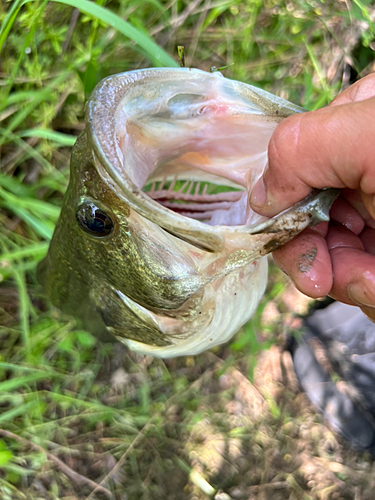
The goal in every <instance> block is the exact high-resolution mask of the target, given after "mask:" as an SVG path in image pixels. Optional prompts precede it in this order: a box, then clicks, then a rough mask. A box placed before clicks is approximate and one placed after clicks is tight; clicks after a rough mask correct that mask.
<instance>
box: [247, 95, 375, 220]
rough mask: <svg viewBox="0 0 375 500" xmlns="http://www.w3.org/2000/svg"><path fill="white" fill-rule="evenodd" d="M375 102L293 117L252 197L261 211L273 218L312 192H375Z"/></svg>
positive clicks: (281, 130)
mask: <svg viewBox="0 0 375 500" xmlns="http://www.w3.org/2000/svg"><path fill="white" fill-rule="evenodd" d="M374 114H375V97H373V98H371V99H368V100H366V101H361V102H355V103H349V104H343V105H340V106H331V107H328V108H325V109H320V110H318V111H313V112H310V113H302V114H299V115H293V116H290V117H289V118H287V119H285V120H284V121H283V122H281V123H280V124H279V125H278V127H277V128H276V130H275V132H274V134H273V135H272V137H271V140H270V143H269V148H268V158H269V163H268V167H267V168H266V170H265V172H264V175H263V177H262V178H261V179H259V181H258V182H257V184H256V185H255V186H254V189H253V191H252V193H251V198H250V203H251V206H252V208H253V210H255V211H256V212H259V213H261V214H263V215H267V216H269V217H270V216H273V215H275V214H276V213H279V212H280V211H282V210H285V209H286V208H288V207H290V206H292V205H294V204H295V203H296V202H298V201H299V200H301V199H302V198H304V197H305V196H306V195H307V194H308V193H309V192H310V190H311V188H312V187H313V188H318V189H322V188H325V187H336V188H343V187H348V188H351V189H359V188H360V189H361V190H362V191H363V192H365V193H374V192H375V171H374V168H373V137H374V134H375V120H373V116H374Z"/></svg>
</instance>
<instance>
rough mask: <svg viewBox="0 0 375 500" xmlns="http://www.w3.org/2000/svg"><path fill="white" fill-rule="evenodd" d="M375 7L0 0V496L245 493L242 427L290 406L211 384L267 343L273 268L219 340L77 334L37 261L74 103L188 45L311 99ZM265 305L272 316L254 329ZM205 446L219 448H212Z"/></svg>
mask: <svg viewBox="0 0 375 500" xmlns="http://www.w3.org/2000/svg"><path fill="white" fill-rule="evenodd" d="M72 6H74V7H77V8H78V9H79V11H77V10H74V9H73V7H72ZM348 8H349V10H348ZM373 20H374V10H373V7H372V6H371V4H370V3H369V2H368V1H363V2H360V1H359V0H355V1H354V2H353V3H345V2H339V1H333V2H321V1H313V0H311V1H303V0H294V1H291V2H286V3H284V2H276V1H274V0H266V1H265V2H262V1H259V0H242V1H239V0H228V1H225V0H224V1H211V2H204V1H202V2H198V1H196V2H187V1H181V0H180V1H171V2H167V1H164V0H160V1H159V0H148V1H139V0H127V1H125V0H112V1H107V2H106V1H105V0H98V1H97V2H90V1H88V0H75V1H73V0H60V1H56V2H53V1H37V0H32V1H30V0H29V1H28V0H26V1H25V0H21V1H17V0H16V1H14V2H9V3H4V2H3V3H2V4H1V6H0V22H1V29H0V49H1V70H0V148H1V155H0V281H1V286H0V342H1V344H0V346H1V347H0V498H1V499H4V500H8V499H18V498H19V499H28V500H29V499H30V500H33V499H40V498H43V499H44V498H45V499H60V498H61V499H66V500H67V499H73V498H79V499H81V498H94V497H95V498H106V497H108V498H109V497H110V496H109V495H112V496H111V498H115V499H125V498H127V499H128V500H131V499H135V498H137V499H148V498H149V499H152V500H155V499H159V498H160V499H164V498H170V499H174V498H175V499H178V500H181V499H190V498H191V499H193V498H198V499H205V498H210V496H212V491H215V492H216V491H218V490H220V488H221V489H224V490H225V491H231V489H232V490H233V489H235V488H236V487H237V489H238V488H239V489H240V490H241V488H242V489H243V491H247V489H246V488H248V487H249V486H250V485H254V484H258V483H259V482H262V481H263V482H265V481H270V480H271V479H272V477H271V478H270V477H268V476H267V474H266V472H264V470H268V469H267V467H268V465H267V464H268V462H267V460H266V459H265V458H264V457H265V455H264V453H265V450H267V449H268V448H267V447H269V446H271V445H270V444H264V443H263V444H262V445H260V444H257V443H258V441H256V440H255V441H256V442H255V441H254V443H255V444H254V445H251V446H253V447H252V448H251V449H250V448H249V446H250V445H249V444H248V442H249V438H248V436H249V435H250V436H254V435H257V436H264V435H265V434H267V431H266V432H265V431H264V430H263V431H262V432H261V430H262V426H266V425H268V426H269V427H268V430H269V434H270V436H273V438H272V439H276V438H277V439H281V441H280V443H281V444H280V446H281V447H285V450H289V448H288V446H292V444H288V443H289V442H288V441H287V440H286V438H285V439H284V437H282V438H280V436H279V434H278V432H279V431H278V429H279V424H280V419H281V415H284V417H285V418H287V419H289V420H291V419H292V418H294V417H293V412H292V410H288V411H290V413H288V412H287V413H286V416H285V413H281V412H282V411H284V410H283V407H282V405H281V407H280V405H278V404H277V403H276V402H275V401H274V400H273V399H272V398H268V401H269V414H267V415H266V416H265V420H264V422H259V421H258V422H257V423H256V424H255V423H253V422H252V421H251V420H246V419H245V420H243V419H242V420H241V418H242V417H241V418H239V417H238V418H237V417H235V415H234V414H230V415H231V416H229V413H228V412H229V410H228V407H229V406H228V405H229V403H230V402H231V401H233V398H234V389H233V388H228V389H223V388H222V386H221V385H220V383H221V382H220V380H222V377H223V376H225V374H226V373H228V370H229V369H232V368H234V367H237V368H240V370H241V371H242V373H245V374H246V375H247V376H249V377H250V378H251V379H252V380H253V378H254V373H255V371H256V364H257V359H258V356H259V354H260V353H261V352H262V351H264V349H266V348H268V347H269V346H270V345H272V344H277V343H278V342H279V341H280V338H281V337H282V331H283V323H284V322H285V319H286V317H287V316H288V314H289V313H288V312H287V311H286V310H285V307H284V306H283V305H282V294H283V285H284V283H285V279H284V278H283V276H282V274H281V273H280V272H279V271H277V270H276V269H274V270H273V271H272V273H271V277H270V284H269V288H268V291H267V294H266V297H265V299H264V301H263V302H262V304H261V306H260V309H259V311H258V313H257V314H256V316H255V317H254V318H253V319H252V320H251V321H250V322H249V324H248V325H246V326H245V327H244V328H243V330H242V331H241V332H240V333H239V334H238V335H237V336H236V337H235V339H234V340H233V342H232V343H231V344H230V345H228V346H223V347H219V348H216V350H215V351H214V353H206V354H203V355H201V356H198V357H196V358H195V359H193V358H186V359H185V358H182V359H179V360H171V361H168V362H163V361H161V360H156V359H155V360H151V359H148V358H143V357H142V356H137V355H135V354H132V353H130V354H128V353H127V352H126V350H125V348H121V349H119V348H118V347H116V348H114V347H113V346H111V345H103V344H100V343H98V342H97V341H96V340H95V339H94V338H93V337H92V336H91V335H90V334H89V333H87V332H84V331H81V330H79V329H78V327H77V325H76V323H75V320H74V319H72V318H67V317H64V316H62V315H60V313H59V312H58V311H56V310H54V309H53V308H51V307H50V305H49V304H48V303H47V301H46V300H45V299H44V297H43V293H42V290H41V289H40V287H39V285H38V283H37V281H36V276H35V268H36V265H37V263H38V262H39V261H40V260H41V258H42V257H43V256H44V255H45V253H46V250H47V248H48V242H49V240H50V238H51V235H52V233H53V228H54V225H55V223H56V221H57V218H58V216H59V210H60V206H61V203H62V198H63V194H64V192H65V190H66V187H67V182H68V173H69V155H70V149H71V147H72V145H73V144H74V141H75V138H76V137H77V136H78V135H79V133H80V132H81V131H82V129H83V121H84V105H85V102H86V100H87V98H88V96H89V95H90V93H91V91H92V90H93V88H94V86H95V85H96V84H97V83H98V82H99V81H100V80H101V79H102V78H104V77H106V76H108V75H110V74H114V73H116V72H120V71H127V70H131V69H137V68H143V67H149V66H155V65H157V66H163V65H164V66H178V65H179V60H178V53H177V46H184V48H185V49H184V52H185V59H186V63H187V65H191V66H194V67H198V68H201V69H204V70H209V69H210V68H211V67H212V66H215V67H224V66H228V68H227V69H225V70H224V71H223V73H224V74H225V76H227V77H230V78H235V79H238V80H242V81H245V82H248V83H251V84H254V85H257V86H260V87H262V88H264V89H265V90H268V91H271V92H274V93H276V94H278V95H280V96H281V97H284V98H286V99H289V100H291V101H294V102H295V103H297V104H301V105H303V106H305V107H306V108H307V109H316V108H318V107H321V106H324V105H326V104H328V103H329V102H330V100H331V99H332V98H333V97H334V96H335V95H336V94H337V93H338V92H339V91H340V90H342V88H343V87H345V86H346V85H347V84H348V83H349V79H348V75H350V71H349V70H350V68H349V66H348V65H347V63H346V61H347V60H348V58H350V60H351V61H352V70H351V74H352V75H353V74H354V73H356V74H358V75H360V76H363V75H365V74H366V73H368V72H369V71H371V70H373V69H374V67H373V60H374V57H373V54H374V53H373V50H372V48H371V47H373V43H374V42H373V40H374V35H375V24H374V21H373ZM270 301H274V303H275V304H276V306H277V307H279V311H280V313H279V315H278V316H277V318H276V322H275V323H274V324H271V325H268V326H264V325H263V323H262V320H261V318H262V312H263V310H264V309H265V307H266V305H267V304H268V303H269V302H270ZM286 406H287V405H286ZM233 415H234V416H233ZM236 418H237V420H236ZM276 424H277V425H276ZM201 428H202V429H206V430H205V431H202V432H201V431H199V429H201ZM236 429H241V432H236V431H235V430H236ZM200 432H201V433H200ZM231 433H232V434H233V436H235V437H233V436H232V434H231ZM207 436H211V438H212V439H213V440H214V439H217V438H218V436H220V439H221V441H220V440H219V441H220V443H222V442H224V441H225V443H226V446H228V447H229V448H228V449H226V448H225V447H224V448H225V450H226V451H223V453H224V455H225V457H226V462H223V463H222V464H221V466H220V467H222V469H220V467H219V466H217V467H216V469H215V468H214V467H213V466H212V469H211V468H210V466H209V462H210V460H207V463H206V465H204V464H205V462H204V461H203V458H202V457H203V456H204V453H205V452H206V451H207V449H209V450H211V448H209V444H207V443H208V441H207V439H206V438H207ZM238 436H239V437H238ZM241 436H244V437H241ZM246 436H247V437H246ZM17 438H18V439H17ZM245 438H246V439H245ZM262 439H263V438H262ZM270 439H271V437H270ZM223 440H224V441H223ZM219 441H218V443H217V446H216V448H215V449H216V450H217V449H218V448H220V446H221V445H220V446H219V444H220V443H219ZM259 442H260V441H259ZM202 443H206V445H205V446H206V448H207V449H203V448H202V447H203V444H202ZM235 443H237V444H236V446H237V445H238V446H240V448H241V450H242V451H241V453H243V456H244V457H246V460H247V461H248V467H247V469H250V470H252V471H253V472H252V474H250V475H246V474H245V473H244V471H246V460H245V459H244V460H245V462H244V464H245V465H238V467H237V469H236V468H235V466H234V465H233V464H236V458H235V457H236V455H235V454H234V455H233V456H232V455H231V453H232V451H228V450H231V449H232V448H230V447H231V446H235ZM238 443H241V445H240V444H238ZM224 448H223V450H224ZM283 449H284V448H283ZM290 449H292V448H290ZM197 450H200V451H197ZM210 453H212V461H215V460H216V459H217V451H213V450H211V452H210ZM233 453H234V452H233ZM288 453H289V452H288ZM52 455H53V456H54V457H55V458H57V459H58V461H60V462H61V463H62V464H63V465H64V464H65V465H66V466H67V467H68V468H69V470H70V471H75V472H77V473H78V474H79V475H80V476H77V477H74V475H72V474H71V473H70V472H69V471H67V470H66V469H64V468H63V467H62V466H61V463H60V464H59V463H58V461H57V462H56V461H54V459H53V457H52V458H51V456H52ZM197 456H198V458H199V457H201V458H202V461H201V462H200V461H199V459H198V458H197ZM215 457H216V458H215ZM231 457H232V458H231ZM254 457H255V458H254ZM116 463H117V464H118V465H117V468H115V464H116ZM241 463H242V462H241ZM211 465H212V464H211ZM232 466H233V467H234V468H233V467H232ZM258 469H262V470H263V472H262V474H263V475H262V474H261V473H260V472H259V470H258ZM215 471H216V472H215ZM220 471H222V474H220ZM236 471H237V472H236ZM258 473H259V475H257V474H258ZM69 474H70V475H69ZM107 474H109V476H108V477H107V478H106V475H107ZM266 476H267V477H266ZM244 477H247V479H246V480H244V479H243V478H244ZM274 477H276V473H275V476H274ZM285 478H286V476H285ZM285 478H284V479H285ZM103 479H104V480H105V481H104V483H103V487H105V488H106V489H107V491H108V493H105V492H104V493H103V490H102V491H101V492H98V493H95V494H92V495H91V493H92V491H93V485H92V483H90V481H95V482H96V483H97V484H99V483H100V482H101V481H102V480H103ZM284 479H280V480H284ZM244 481H245V482H244ZM246 481H247V483H246ZM257 481H258V483H257ZM285 481H286V482H287V478H286V479H285ZM293 481H294V479H293ZM293 481H292V480H290V482H291V483H292V482H293ZM288 484H289V483H288ZM293 484H294V483H293ZM301 484H302V483H301ZM301 487H302V488H304V491H305V492H306V495H308V493H307V491H308V488H307V486H306V487H305V485H303V484H302V486H301V485H299V486H298V488H301ZM298 488H297V489H296V491H299V490H298ZM125 494H126V495H125ZM90 495H91V496H90ZM246 498H247V497H246ZM288 498H289V497H288ZM290 498H292V497H290ZM293 498H299V497H298V495H297V494H295V496H294V497H293ZM301 498H302V497H301ZM306 498H312V497H310V496H306Z"/></svg>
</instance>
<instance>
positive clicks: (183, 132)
mask: <svg viewBox="0 0 375 500" xmlns="http://www.w3.org/2000/svg"><path fill="white" fill-rule="evenodd" d="M206 80H207V81H206ZM231 84H232V82H231V81H230V80H226V79H224V78H218V77H216V78H212V77H211V78H207V79H203V82H200V81H198V82H196V81H192V82H190V81H188V82H184V81H180V82H177V83H176V82H167V83H166V84H165V85H162V86H161V88H160V85H159V88H158V91H155V89H153V88H152V86H151V85H152V84H151V83H148V84H146V85H143V87H141V88H138V90H137V91H136V92H135V91H133V92H130V93H129V95H127V96H126V98H125V99H124V100H123V102H122V104H121V106H120V107H119V109H118V111H117V116H116V140H117V152H118V155H119V157H120V159H121V161H122V164H123V167H124V170H125V171H126V173H127V175H128V176H129V177H130V179H131V181H132V182H133V183H134V184H135V185H136V186H137V187H138V188H140V189H142V190H143V191H144V192H145V194H146V195H147V196H149V197H150V198H152V199H153V200H154V201H156V202H157V203H159V204H160V205H163V206H164V207H166V208H167V209H168V210H173V211H174V212H176V213H178V214H180V215H181V216H185V217H189V218H193V219H196V220H199V221H201V222H205V223H207V224H210V225H227V226H237V225H245V224H246V225H247V224H253V223H255V222H256V221H257V218H258V217H259V216H258V215H257V214H255V213H254V212H253V211H252V210H251V209H250V206H249V201H248V200H249V193H250V190H251V187H252V186H253V185H254V183H255V182H256V180H257V179H258V178H259V177H260V175H261V174H262V172H263V170H264V167H265V165H266V163H267V149H268V142H269V139H270V137H271V135H272V133H273V131H274V129H275V127H276V125H277V121H276V120H275V119H272V117H270V116H266V115H265V113H264V111H263V110H262V109H261V108H260V106H259V105H257V104H255V103H254V102H252V101H250V100H249V99H245V98H244V97H243V95H241V93H240V92H239V91H235V90H234V88H233V86H232V87H231ZM147 85H148V86H149V87H147ZM150 86H151V87H150Z"/></svg>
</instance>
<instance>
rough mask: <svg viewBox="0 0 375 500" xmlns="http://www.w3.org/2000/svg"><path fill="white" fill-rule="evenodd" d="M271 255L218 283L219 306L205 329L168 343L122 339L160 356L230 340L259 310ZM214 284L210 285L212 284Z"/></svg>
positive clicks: (182, 353)
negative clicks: (268, 260) (156, 343)
mask: <svg viewBox="0 0 375 500" xmlns="http://www.w3.org/2000/svg"><path fill="white" fill-rule="evenodd" d="M267 274H268V264H267V258H262V259H260V260H259V261H257V262H256V263H255V264H254V263H251V264H249V265H247V266H245V267H243V268H241V269H238V270H236V271H234V272H232V273H230V274H228V275H227V276H225V277H223V278H220V284H219V286H217V285H216V286H215V291H214V295H215V306H214V313H213V316H212V319H211V321H210V323H209V324H208V325H207V326H205V327H204V328H202V329H197V330H194V328H192V331H191V332H189V334H185V335H184V338H178V337H177V336H175V337H171V338H169V340H170V342H171V343H170V344H169V345H167V346H161V347H159V346H152V345H147V344H144V343H142V342H137V341H134V340H129V339H125V338H123V339H121V341H122V342H123V343H125V344H126V345H127V346H128V347H129V348H130V349H131V350H132V351H135V352H138V353H139V354H145V355H150V356H156V357H160V358H174V357H177V356H193V355H196V354H199V353H201V352H203V351H205V350H207V349H211V348H212V347H215V346H217V345H220V344H223V343H225V342H227V341H228V340H229V339H230V338H231V337H232V336H233V335H234V334H235V333H236V332H237V331H238V330H239V329H240V328H241V326H242V325H243V324H244V323H246V322H247V321H248V320H249V319H250V318H251V316H252V315H253V314H254V313H255V311H256V308H257V306H258V304H259V302H260V300H261V298H262V296H263V294H264V291H265V288H266V284H267ZM209 286H210V285H209Z"/></svg>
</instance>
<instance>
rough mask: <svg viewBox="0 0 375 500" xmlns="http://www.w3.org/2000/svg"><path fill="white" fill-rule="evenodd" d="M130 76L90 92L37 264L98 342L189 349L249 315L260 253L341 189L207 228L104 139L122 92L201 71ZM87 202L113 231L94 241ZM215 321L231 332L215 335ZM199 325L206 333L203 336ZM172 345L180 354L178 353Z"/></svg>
mask: <svg viewBox="0 0 375 500" xmlns="http://www.w3.org/2000/svg"><path fill="white" fill-rule="evenodd" d="M163 71H164V72H165V73H163ZM136 73H137V75H136V76H134V74H133V73H129V74H124V75H116V76H114V77H110V78H109V79H107V80H105V81H104V82H102V83H101V84H99V86H98V88H97V90H96V91H94V94H93V97H92V99H91V100H90V102H89V106H88V116H87V119H86V123H87V128H86V130H85V131H84V132H83V134H82V135H81V136H80V137H79V138H78V140H77V142H76V144H75V146H74V148H73V151H72V160H71V173H70V183H69V187H68V190H67V193H66V196H65V199H64V203H63V207H62V211H61V216H60V218H59V221H58V223H57V226H56V229H55V232H54V235H53V238H52V241H51V245H50V248H49V251H48V254H47V256H46V258H45V259H44V260H43V261H42V262H41V263H40V264H39V266H38V279H39V281H40V283H41V284H42V285H43V287H44V290H45V292H46V295H47V296H48V297H49V298H50V300H51V302H52V303H53V304H54V305H55V306H56V307H57V308H59V309H60V310H62V311H64V312H66V313H68V314H71V315H73V316H75V317H77V318H80V319H81V321H82V324H83V327H84V328H85V329H87V330H89V331H90V332H92V333H93V334H94V335H96V336H98V337H99V338H100V339H101V340H109V341H114V340H121V341H124V342H125V343H128V339H130V341H135V342H130V347H131V348H134V349H136V350H139V351H140V352H147V353H151V354H153V355H160V356H163V357H164V356H165V357H168V356H176V355H182V354H190V353H194V354H195V353H197V352H200V351H201V350H203V349H205V348H208V347H210V346H212V345H216V344H217V343H221V342H224V341H226V340H227V339H228V338H230V336H231V335H232V334H233V333H235V331H236V330H237V329H238V328H239V327H240V326H241V324H243V322H244V321H245V320H246V319H247V318H248V317H249V314H250V315H251V314H252V313H253V312H254V311H255V308H256V305H257V303H258V301H259V300H260V297H261V295H262V294H263V291H264V287H265V284H266V275H267V270H266V264H265V263H264V261H262V260H259V259H260V258H261V257H262V256H264V255H266V254H268V253H269V252H271V251H273V250H275V249H277V248H278V247H279V246H280V245H282V244H284V243H286V242H287V241H289V240H290V239H291V238H293V237H294V236H295V235H296V234H298V233H299V232H300V231H301V230H303V229H304V228H305V227H307V226H308V225H311V224H316V223H318V222H319V221H321V220H328V212H329V207H330V205H331V203H332V202H333V200H334V199H335V197H336V196H337V191H333V190H327V191H325V192H321V193H320V194H318V195H316V193H315V194H312V195H311V196H310V197H308V198H307V199H306V200H303V201H302V202H300V203H299V204H297V205H296V206H294V207H292V209H290V210H289V211H286V212H285V213H283V214H281V215H280V216H278V217H276V218H275V219H271V220H268V221H265V222H262V223H261V224H255V225H254V226H246V225H245V226H209V225H206V224H203V223H202V222H199V221H196V220H194V219H187V218H186V217H181V216H179V215H178V214H176V213H174V212H172V211H170V210H167V209H166V208H165V207H162V206H161V205H158V204H157V203H155V202H154V201H153V200H150V198H148V197H147V195H146V194H145V193H143V192H142V190H141V189H140V188H138V187H137V186H135V185H134V184H132V183H131V180H130V178H129V177H127V174H126V172H125V173H124V174H122V173H121V172H120V167H121V166H120V165H118V166H116V165H115V163H116V162H115V160H116V157H115V156H116V155H115V149H113V147H112V145H111V144H109V142H110V141H112V140H113V139H112V138H113V137H114V134H113V130H112V129H110V128H108V127H109V126H111V127H113V126H114V124H113V123H112V122H113V118H112V117H113V116H115V110H116V109H117V106H119V103H120V101H121V95H123V94H121V92H122V93H124V92H126V91H127V88H128V87H131V86H132V85H138V84H139V80H142V79H145V80H147V78H150V80H151V82H153V80H154V79H157V80H158V81H159V82H160V84H162V82H163V80H164V75H166V76H168V77H170V76H171V75H172V76H173V78H176V80H177V81H179V80H181V82H183V81H184V80H185V79H186V77H187V76H189V78H191V77H194V78H197V80H200V79H201V78H202V75H205V78H207V74H204V73H202V72H200V71H198V70H194V71H191V72H187V71H182V70H181V69H177V70H170V69H169V70H168V69H166V70H162V69H161V70H144V71H140V72H136ZM175 75H176V76H175ZM210 78H211V76H210ZM124 82H125V83H124ZM129 82H130V83H129ZM141 83H142V81H141ZM234 85H238V86H239V89H240V92H241V93H246V92H250V94H251V95H250V96H249V99H251V100H253V101H255V100H258V101H260V102H261V104H262V107H263V108H264V109H265V110H266V113H265V114H266V116H267V117H269V118H270V119H272V120H274V121H279V119H280V115H283V116H288V115H290V114H292V113H293V109H292V108H291V107H292V106H293V105H291V104H290V103H286V105H285V106H286V107H285V106H284V104H283V103H284V102H286V101H282V100H280V99H278V98H275V97H273V96H270V94H267V93H264V92H263V91H260V90H257V89H255V90H248V89H247V87H246V86H245V87H244V84H236V83H235V84H234ZM243 87H244V88H243ZM103 89H104V90H105V92H104V91H103ZM119 93H120V94H119ZM107 95H110V96H112V97H113V102H111V101H110V100H109V101H108V99H107ZM274 101H275V102H274ZM108 102H109V104H108ZM111 106H112V107H111ZM298 109H299V108H297V107H296V108H295V110H294V111H295V112H298ZM274 115H275V116H274ZM106 116H109V117H110V119H109V120H107V122H105V120H106ZM103 122H105V123H104V125H105V126H103V127H102V128H100V127H101V124H103ZM111 123H112V124H111ZM108 124H109V125H108ZM103 144H105V145H106V151H107V153H108V154H110V155H111V157H110V158H109V156H108V154H106V155H105V154H104V153H103V150H102V149H101V148H102V145H103ZM111 148H112V149H111ZM116 161H117V160H116ZM85 202H93V203H95V205H96V206H97V207H98V208H99V209H100V210H102V212H104V213H105V214H107V216H108V217H109V218H110V220H111V221H112V223H113V230H112V231H111V232H110V233H109V234H108V235H106V236H102V237H97V236H93V235H92V234H88V233H87V232H86V231H84V230H83V229H82V227H81V225H80V224H79V221H78V220H77V211H78V209H79V207H80V206H81V205H82V204H83V203H85ZM262 262H263V263H262ZM233 287H234V288H235V290H233ZM251 287H254V291H252V290H251ZM237 289H238V290H240V292H239V293H237V292H236V290H237ZM240 295H242V297H241V299H239V296H240ZM233 296H236V297H235V298H233ZM239 311H240V312H239ZM221 315H222V316H223V317H222V316H221ZM233 315H237V317H236V318H233ZM239 316H241V318H240V319H238V317H239ZM243 318H244V319H243ZM220 328H221V329H222V330H223V331H224V330H226V331H227V332H228V333H227V334H225V335H224V336H223V337H222V339H221V340H219V341H218V342H215V338H214V337H215V335H216V334H218V335H219V333H220V332H218V330H219V329H220ZM231 329H232V330H231ZM206 331H210V332H211V333H210V334H209V335H208V336H207V342H206V343H205V341H204V339H205V337H206V333H205V332H206ZM197 334H199V335H197ZM211 336H212V338H211ZM190 337H192V338H193V337H194V339H195V338H196V343H197V344H198V347H197V346H196V345H194V346H193V347H192V346H190V345H188V344H189V339H190ZM198 337H199V338H198ZM194 339H193V344H194V342H195V340H194ZM177 344H181V345H182V348H181V350H175V345H177ZM150 346H151V347H150ZM152 346H154V347H155V349H154V348H153V347H152ZM170 348H171V349H170Z"/></svg>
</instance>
